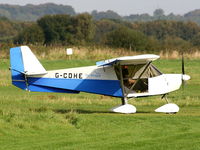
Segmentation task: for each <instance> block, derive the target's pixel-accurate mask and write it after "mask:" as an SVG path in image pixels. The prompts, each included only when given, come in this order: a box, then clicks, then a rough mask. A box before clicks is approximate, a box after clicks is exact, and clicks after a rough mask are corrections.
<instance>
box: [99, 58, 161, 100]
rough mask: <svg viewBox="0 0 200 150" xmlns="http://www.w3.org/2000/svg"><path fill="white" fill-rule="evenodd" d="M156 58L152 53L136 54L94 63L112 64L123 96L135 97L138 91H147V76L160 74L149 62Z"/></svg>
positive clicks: (101, 64) (100, 64)
mask: <svg viewBox="0 0 200 150" xmlns="http://www.w3.org/2000/svg"><path fill="white" fill-rule="evenodd" d="M158 58H159V56H158V55H152V54H148V55H137V56H127V57H119V58H114V59H109V60H104V61H99V62H97V63H96V64H97V66H107V65H112V66H114V69H115V72H116V75H117V77H118V79H119V80H120V83H121V88H122V92H123V95H124V97H129V95H133V96H132V97H134V96H135V97H137V96H136V95H138V93H148V78H151V77H155V76H158V75H161V72H160V71H159V70H158V69H157V68H156V67H155V66H153V65H152V64H151V63H152V61H154V60H156V59H158Z"/></svg>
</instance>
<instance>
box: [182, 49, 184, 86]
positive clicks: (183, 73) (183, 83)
mask: <svg viewBox="0 0 200 150" xmlns="http://www.w3.org/2000/svg"><path fill="white" fill-rule="evenodd" d="M184 75H185V62H184V55H183V52H182V87H183V89H184V87H185V81H184V80H183V77H184Z"/></svg>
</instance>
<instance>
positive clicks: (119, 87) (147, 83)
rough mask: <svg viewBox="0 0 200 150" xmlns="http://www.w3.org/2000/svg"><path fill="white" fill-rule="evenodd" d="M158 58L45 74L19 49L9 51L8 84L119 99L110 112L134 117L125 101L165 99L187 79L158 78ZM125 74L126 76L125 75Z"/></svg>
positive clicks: (127, 59) (129, 58)
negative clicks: (154, 96) (146, 97)
mask: <svg viewBox="0 0 200 150" xmlns="http://www.w3.org/2000/svg"><path fill="white" fill-rule="evenodd" d="M158 58H159V56H158V55H153V54H146V55H137V56H126V57H119V58H114V59H109V60H104V61H99V62H97V63H96V65H94V66H88V67H78V68H67V69H61V70H51V71H46V70H45V68H44V67H43V66H42V65H41V64H40V62H39V61H38V59H37V58H36V56H35V55H34V54H33V53H32V52H31V50H30V48H29V47H28V46H20V47H15V48H11V49H10V70H11V74H12V84H13V85H15V86H16V87H18V88H21V89H23V90H27V91H31V92H60V93H72V94H78V93H79V92H87V93H94V94H101V95H107V96H113V97H119V98H122V105H121V106H119V107H116V108H114V109H112V111H114V112H120V113H135V112H136V108H135V107H134V106H132V105H130V104H127V99H128V98H133V97H144V96H153V95H165V94H167V93H169V92H172V91H175V90H178V89H179V88H180V86H181V84H182V81H183V80H189V79H190V76H188V75H185V74H162V73H161V72H160V71H159V70H158V69H157V68H155V66H153V65H152V64H151V63H152V61H155V60H157V59H158ZM125 69H126V70H125ZM125 71H127V72H129V73H127V74H126V75H125V73H124V72H125ZM130 72H131V73H130ZM125 76H129V77H128V78H126V77H125ZM129 82H130V83H129ZM133 107H134V108H133ZM159 110H160V109H159ZM160 112H162V111H160ZM167 112H168V110H167Z"/></svg>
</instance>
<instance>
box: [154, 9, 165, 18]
mask: <svg viewBox="0 0 200 150" xmlns="http://www.w3.org/2000/svg"><path fill="white" fill-rule="evenodd" d="M153 16H154V17H155V19H162V17H163V16H165V13H164V10H163V9H156V10H155V11H154V12H153Z"/></svg>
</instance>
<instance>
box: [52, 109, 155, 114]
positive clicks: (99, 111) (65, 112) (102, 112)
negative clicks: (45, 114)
mask: <svg viewBox="0 0 200 150" xmlns="http://www.w3.org/2000/svg"><path fill="white" fill-rule="evenodd" d="M53 111H54V112H55V113H59V114H67V113H70V112H72V111H73V112H77V113H79V114H95V113H97V114H118V113H115V112H112V111H101V110H84V109H54V110H53ZM150 113H152V112H151V111H137V112H136V114H150ZM119 114H122V113H119Z"/></svg>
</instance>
